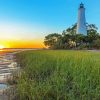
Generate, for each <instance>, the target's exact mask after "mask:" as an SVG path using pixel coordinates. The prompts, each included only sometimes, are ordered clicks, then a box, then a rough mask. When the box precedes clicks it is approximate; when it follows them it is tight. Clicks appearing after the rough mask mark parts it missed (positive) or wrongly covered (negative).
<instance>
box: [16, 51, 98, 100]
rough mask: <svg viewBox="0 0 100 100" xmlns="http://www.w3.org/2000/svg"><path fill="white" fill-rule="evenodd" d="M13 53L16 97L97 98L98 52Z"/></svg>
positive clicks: (28, 99)
mask: <svg viewBox="0 0 100 100" xmlns="http://www.w3.org/2000/svg"><path fill="white" fill-rule="evenodd" d="M16 56H17V59H18V62H19V63H20V66H21V69H22V72H21V76H20V78H19V80H18V85H17V91H18V97H19V100H100V53H97V52H88V51H67V50H40V51H38V50H37V51H25V52H21V53H19V54H17V55H16Z"/></svg>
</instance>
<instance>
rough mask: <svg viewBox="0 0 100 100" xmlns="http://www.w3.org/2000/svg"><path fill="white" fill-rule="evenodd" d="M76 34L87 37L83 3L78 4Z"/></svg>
mask: <svg viewBox="0 0 100 100" xmlns="http://www.w3.org/2000/svg"><path fill="white" fill-rule="evenodd" d="M77 34H83V35H87V28H86V18H85V8H84V4H83V3H81V4H80V7H79V9H78V22H77Z"/></svg>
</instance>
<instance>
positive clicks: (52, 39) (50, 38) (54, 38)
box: [44, 33, 62, 48]
mask: <svg viewBox="0 0 100 100" xmlns="http://www.w3.org/2000/svg"><path fill="white" fill-rule="evenodd" d="M61 37H62V36H61V35H60V34H58V33H52V34H49V35H47V36H45V40H44V44H45V46H48V47H49V48H54V46H55V45H56V44H57V42H58V41H59V40H60V38H61Z"/></svg>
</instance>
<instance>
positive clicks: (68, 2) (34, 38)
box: [0, 0, 100, 48]
mask: <svg viewBox="0 0 100 100" xmlns="http://www.w3.org/2000/svg"><path fill="white" fill-rule="evenodd" d="M81 1H83V3H84V4H85V7H86V19H87V22H88V23H93V24H96V25H97V27H98V28H100V22H99V19H100V1H99V0H97V1H96V2H95V1H94V0H0V46H4V47H9V48H28V47H29V48H40V47H44V45H43V39H44V37H45V35H47V34H50V33H54V32H57V33H61V32H62V31H63V30H64V29H66V28H67V27H69V26H71V25H72V24H74V23H76V22H77V13H78V7H79V4H80V2H81Z"/></svg>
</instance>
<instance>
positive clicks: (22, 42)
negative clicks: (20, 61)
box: [0, 40, 45, 48]
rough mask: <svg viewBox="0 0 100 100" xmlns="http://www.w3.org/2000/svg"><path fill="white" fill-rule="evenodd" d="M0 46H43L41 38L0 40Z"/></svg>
mask: <svg viewBox="0 0 100 100" xmlns="http://www.w3.org/2000/svg"><path fill="white" fill-rule="evenodd" d="M0 46H4V47H5V48H43V47H45V46H44V44H43V41H42V40H34V41H33V40H27V41H26V40H19V41H17V40H10V41H6V40H2V41H0Z"/></svg>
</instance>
